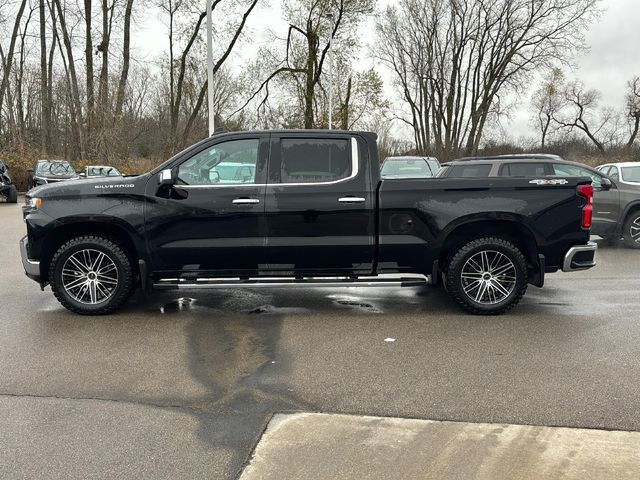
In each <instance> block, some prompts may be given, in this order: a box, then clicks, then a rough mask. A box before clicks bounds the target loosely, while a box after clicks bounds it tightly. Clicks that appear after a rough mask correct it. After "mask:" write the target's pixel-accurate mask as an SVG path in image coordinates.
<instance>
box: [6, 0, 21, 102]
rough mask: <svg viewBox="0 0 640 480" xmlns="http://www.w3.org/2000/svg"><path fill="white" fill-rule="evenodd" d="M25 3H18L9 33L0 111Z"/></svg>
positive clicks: (7, 84)
mask: <svg viewBox="0 0 640 480" xmlns="http://www.w3.org/2000/svg"><path fill="white" fill-rule="evenodd" d="M26 5H27V0H22V2H21V3H20V8H19V9H18V14H17V15H16V20H15V23H14V24H13V32H12V33H11V41H10V43H9V50H8V52H7V56H6V61H5V62H4V65H3V75H2V80H0V82H1V83H0V111H2V103H3V101H4V94H5V92H6V90H7V88H8V87H9V75H10V73H11V67H12V63H13V53H14V50H15V46H16V40H17V38H18V32H19V29H20V20H21V19H22V15H23V13H24V9H25V7H26Z"/></svg>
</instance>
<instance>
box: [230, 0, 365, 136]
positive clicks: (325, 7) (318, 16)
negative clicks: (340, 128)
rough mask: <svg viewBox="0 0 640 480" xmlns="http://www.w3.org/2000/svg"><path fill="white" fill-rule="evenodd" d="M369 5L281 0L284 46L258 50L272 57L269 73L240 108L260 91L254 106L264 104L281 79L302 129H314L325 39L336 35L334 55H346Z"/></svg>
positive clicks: (351, 0) (357, 0) (348, 0)
mask: <svg viewBox="0 0 640 480" xmlns="http://www.w3.org/2000/svg"><path fill="white" fill-rule="evenodd" d="M373 5H374V1H373V0H316V1H313V2H306V1H304V0H289V1H287V2H285V4H284V11H285V18H286V20H287V21H288V23H289V27H288V30H287V36H286V39H285V40H284V42H283V43H284V45H282V47H281V48H279V47H274V48H272V49H269V51H266V52H263V53H262V55H261V56H263V57H266V58H271V59H273V60H274V61H273V62H272V63H273V64H271V65H266V66H265V68H264V70H267V71H268V72H269V73H267V74H266V78H265V79H264V80H263V81H262V82H261V83H260V85H259V86H258V87H257V88H256V91H255V93H254V94H253V95H252V96H251V97H250V98H249V100H248V101H247V102H246V103H245V105H243V107H241V108H244V107H246V106H247V105H248V104H249V103H250V101H251V100H253V99H254V98H255V97H257V96H258V95H260V94H262V99H261V101H260V103H259V105H258V108H259V109H260V108H262V107H264V106H265V105H266V104H267V102H268V99H269V88H270V84H271V82H272V81H274V80H282V81H283V82H284V83H288V85H286V86H285V89H286V90H288V91H289V92H294V96H296V97H298V99H299V101H300V107H301V109H302V111H303V117H302V123H303V125H304V128H314V127H315V126H317V124H318V123H321V122H322V121H321V120H319V119H318V118H317V111H316V110H317V108H316V106H317V104H318V101H319V99H318V96H322V95H325V93H324V90H323V88H322V81H323V74H324V73H325V70H324V69H325V65H326V61H327V55H328V52H329V40H330V39H331V38H335V37H339V38H340V45H341V48H340V52H339V53H338V55H342V56H345V55H349V54H350V53H351V52H352V51H353V49H354V47H355V46H356V44H357V29H356V27H357V26H358V24H359V23H360V21H361V20H362V19H363V16H364V15H366V14H368V13H371V12H372V11H373ZM320 94H322V95H320ZM347 108H348V104H347Z"/></svg>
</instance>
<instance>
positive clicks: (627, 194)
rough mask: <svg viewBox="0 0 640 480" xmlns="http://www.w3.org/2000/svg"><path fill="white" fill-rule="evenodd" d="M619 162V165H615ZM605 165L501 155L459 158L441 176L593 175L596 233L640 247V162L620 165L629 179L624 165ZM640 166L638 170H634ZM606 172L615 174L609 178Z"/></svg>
mask: <svg viewBox="0 0 640 480" xmlns="http://www.w3.org/2000/svg"><path fill="white" fill-rule="evenodd" d="M615 165H618V164H615ZM615 165H612V164H608V165H603V166H602V167H600V168H601V170H600V171H598V170H596V169H594V168H591V167H588V166H586V165H583V164H581V163H576V162H569V161H566V160H562V159H561V158H560V157H558V156H556V155H501V156H497V157H475V158H468V159H461V160H456V161H453V162H449V163H446V164H444V165H443V168H442V170H441V171H440V172H439V173H438V176H439V177H441V178H483V177H510V178H518V177H526V178H539V179H540V181H541V182H543V181H546V180H547V179H552V178H554V177H562V178H567V177H589V178H591V181H592V182H593V188H594V197H593V228H592V230H591V231H592V233H593V234H594V235H599V236H601V237H603V238H611V239H613V238H620V237H622V238H624V242H625V244H626V245H628V246H629V247H631V248H640V180H638V181H636V182H634V181H633V179H640V176H638V177H637V176H636V175H640V163H637V164H635V165H637V167H634V166H633V165H634V164H620V165H625V167H626V168H629V171H628V173H627V172H626V171H625V172H624V173H623V175H625V174H626V176H627V180H624V179H623V178H624V177H623V178H620V176H619V175H620V172H619V171H618V169H619V168H620V167H618V166H615ZM604 167H606V171H605V170H604ZM634 168H637V170H634ZM605 173H609V174H611V173H613V174H614V176H612V177H609V176H607V175H605Z"/></svg>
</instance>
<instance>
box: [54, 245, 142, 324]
mask: <svg viewBox="0 0 640 480" xmlns="http://www.w3.org/2000/svg"><path fill="white" fill-rule="evenodd" d="M49 283H50V284H51V289H52V290H53V293H54V295H55V296H56V298H57V299H58V301H59V302H60V303H61V304H62V305H63V306H64V307H65V308H67V309H68V310H71V311H72V312H75V313H79V314H82V315H101V314H106V313H110V312H113V311H114V310H116V309H117V308H118V307H120V306H121V305H122V304H124V303H125V302H126V301H127V300H128V299H129V297H130V296H131V294H132V293H133V289H134V283H133V269H132V268H131V261H130V259H129V257H128V256H127V255H126V253H125V252H124V250H123V249H122V248H121V247H120V245H118V244H117V243H116V242H114V241H113V240H111V239H108V238H104V237H101V236H99V235H83V236H80V237H76V238H73V239H71V240H69V241H67V242H66V243H64V244H63V245H62V246H61V247H60V248H59V249H58V250H57V251H56V253H55V254H54V255H53V258H52V259H51V264H50V267H49Z"/></svg>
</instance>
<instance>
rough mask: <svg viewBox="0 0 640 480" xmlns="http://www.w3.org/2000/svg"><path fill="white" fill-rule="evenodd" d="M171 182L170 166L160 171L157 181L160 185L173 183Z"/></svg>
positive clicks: (172, 180)
mask: <svg viewBox="0 0 640 480" xmlns="http://www.w3.org/2000/svg"><path fill="white" fill-rule="evenodd" d="M173 182H174V179H173V172H172V171H171V169H170V168H166V169H164V170H162V171H161V172H160V179H159V181H158V183H159V184H160V185H169V186H171V185H173Z"/></svg>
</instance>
